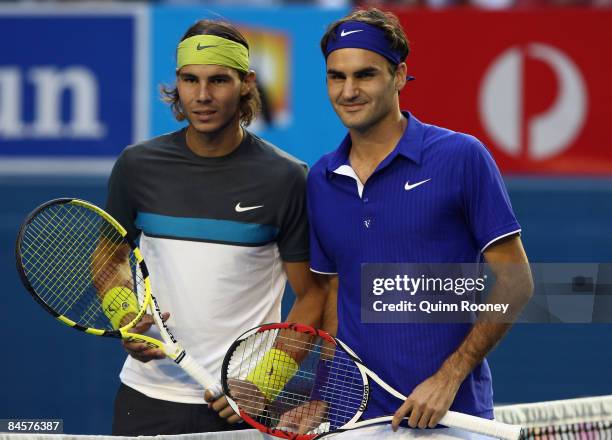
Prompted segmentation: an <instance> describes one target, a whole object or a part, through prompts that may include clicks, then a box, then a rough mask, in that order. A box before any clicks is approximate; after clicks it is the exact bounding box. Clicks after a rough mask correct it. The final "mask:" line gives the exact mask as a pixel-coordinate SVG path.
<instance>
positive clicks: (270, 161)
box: [248, 132, 308, 174]
mask: <svg viewBox="0 0 612 440" xmlns="http://www.w3.org/2000/svg"><path fill="white" fill-rule="evenodd" d="M248 133H249V136H250V137H251V145H252V151H254V153H255V155H254V159H255V160H257V161H258V162H260V163H263V164H264V165H265V166H266V167H272V168H269V171H276V172H277V173H279V174H286V173H295V172H299V173H300V174H304V173H305V172H306V170H308V165H307V164H306V162H304V161H302V160H300V159H298V158H297V157H295V156H293V155H291V154H289V153H287V152H286V151H285V150H283V149H282V148H279V147H277V146H276V145H274V144H273V143H271V142H269V141H267V140H265V139H262V138H260V137H259V136H257V135H255V134H253V133H251V132H248Z"/></svg>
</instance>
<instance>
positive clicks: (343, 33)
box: [340, 29, 363, 37]
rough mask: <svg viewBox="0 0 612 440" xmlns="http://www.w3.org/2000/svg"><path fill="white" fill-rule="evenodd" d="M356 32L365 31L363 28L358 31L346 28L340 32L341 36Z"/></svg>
mask: <svg viewBox="0 0 612 440" xmlns="http://www.w3.org/2000/svg"><path fill="white" fill-rule="evenodd" d="M355 32H363V29H357V30H356V31H345V30H344V29H343V30H342V32H340V36H341V37H346V36H347V35H351V34H354V33H355Z"/></svg>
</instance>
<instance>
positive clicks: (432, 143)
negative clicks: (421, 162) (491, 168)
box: [423, 124, 488, 158]
mask: <svg viewBox="0 0 612 440" xmlns="http://www.w3.org/2000/svg"><path fill="white" fill-rule="evenodd" d="M423 149H424V150H430V151H432V152H434V153H440V154H443V155H444V156H445V157H446V158H449V156H454V157H467V156H472V155H477V154H482V152H485V151H486V152H488V150H487V148H486V147H485V146H484V144H483V143H482V142H481V141H480V140H479V139H478V138H476V137H475V136H472V135H470V134H467V133H462V132H459V131H454V130H451V129H449V128H444V127H440V126H437V125H432V124H423Z"/></svg>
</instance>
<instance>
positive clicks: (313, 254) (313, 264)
mask: <svg viewBox="0 0 612 440" xmlns="http://www.w3.org/2000/svg"><path fill="white" fill-rule="evenodd" d="M313 182H314V181H313V177H312V174H310V175H309V176H308V186H307V187H308V189H307V199H308V218H309V219H310V270H312V271H313V272H317V273H324V274H336V273H338V270H337V269H336V264H335V263H334V262H333V260H332V259H331V258H329V256H328V254H327V253H326V252H325V248H324V245H323V243H322V242H321V240H320V238H319V235H320V234H319V233H318V227H317V217H316V216H315V214H313V213H314V212H317V209H318V208H317V207H316V206H315V205H316V200H317V199H316V196H315V195H314V192H315V190H314V183H313Z"/></svg>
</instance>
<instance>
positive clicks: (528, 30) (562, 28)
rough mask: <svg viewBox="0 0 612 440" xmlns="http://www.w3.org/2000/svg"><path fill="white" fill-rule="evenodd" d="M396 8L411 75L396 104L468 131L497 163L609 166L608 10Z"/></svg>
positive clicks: (607, 169) (509, 167)
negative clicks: (409, 47)
mask: <svg viewBox="0 0 612 440" xmlns="http://www.w3.org/2000/svg"><path fill="white" fill-rule="evenodd" d="M398 15H399V16H400V19H401V21H402V25H403V26H404V29H405V31H406V34H407V36H408V38H409V39H410V40H411V45H412V50H413V53H412V54H411V55H410V57H409V59H408V67H409V71H410V72H411V73H413V74H414V75H415V76H416V77H417V81H416V82H414V83H411V84H409V86H408V87H407V89H405V91H404V92H402V98H401V99H402V107H403V108H407V109H409V110H411V111H412V112H413V113H414V114H415V115H416V116H417V117H419V118H420V119H421V120H422V121H423V122H429V123H433V124H437V125H441V126H445V127H448V128H451V129H453V130H457V131H462V132H466V133H470V134H473V135H475V136H477V137H478V138H479V139H481V140H482V141H483V142H484V143H485V144H486V145H487V147H488V148H489V149H490V150H491V152H492V153H493V155H494V156H495V159H496V161H497V163H498V165H499V166H500V168H501V169H502V171H504V172H510V173H532V174H533V173H539V174H612V145H611V141H612V124H611V123H610V122H609V121H610V116H612V82H611V81H610V78H612V58H611V57H609V56H608V54H609V52H610V47H611V46H612V45H611V44H610V42H611V41H612V27H611V26H610V25H609V23H610V22H612V12H611V11H601V10H600V11H597V10H546V11H545V10H542V11H521V12H482V11H471V10H452V11H444V12H429V11H405V12H400V13H399V14H398ZM567 29H572V31H571V32H568V31H567ZM434 30H435V32H434ZM576 35H580V38H576Z"/></svg>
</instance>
